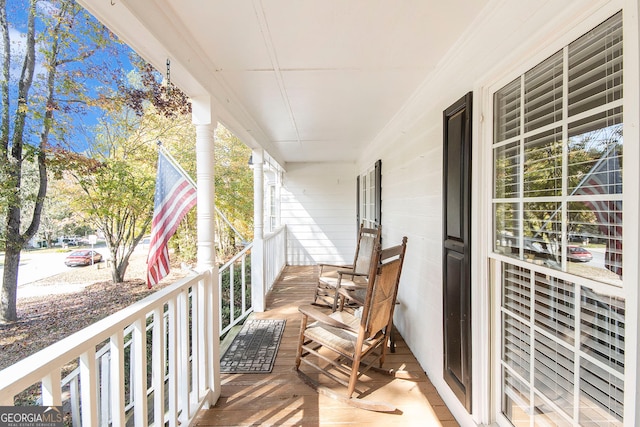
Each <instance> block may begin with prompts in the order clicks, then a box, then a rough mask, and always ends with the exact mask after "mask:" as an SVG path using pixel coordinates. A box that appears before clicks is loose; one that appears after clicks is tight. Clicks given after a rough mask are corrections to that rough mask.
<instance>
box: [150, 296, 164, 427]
mask: <svg viewBox="0 0 640 427" xmlns="http://www.w3.org/2000/svg"><path fill="white" fill-rule="evenodd" d="M152 333H153V346H152V347H151V357H152V359H151V363H152V368H151V375H152V376H153V424H154V425H156V426H160V425H164V412H165V411H164V370H165V354H166V342H165V337H166V332H165V329H164V305H162V306H160V307H156V309H155V310H153V332H152Z"/></svg>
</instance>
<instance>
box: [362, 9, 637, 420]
mask: <svg viewBox="0 0 640 427" xmlns="http://www.w3.org/2000/svg"><path fill="white" fill-rule="evenodd" d="M498 3H500V2H496V4H498ZM542 3H544V7H542V6H543V5H542ZM520 4H521V8H520V10H516V9H517V7H516V8H507V9H501V8H496V9H494V10H490V11H489V12H488V13H487V14H486V15H485V16H482V17H481V19H479V20H478V22H477V26H475V27H474V28H473V37H472V38H470V39H467V40H461V42H460V44H459V46H458V49H457V50H456V55H455V56H453V57H451V58H448V60H447V61H444V64H443V67H442V69H440V70H438V71H437V72H436V73H435V75H432V76H430V77H429V78H428V79H427V80H425V82H424V84H423V86H422V87H421V88H420V89H419V90H418V91H417V92H416V93H415V94H414V97H413V98H412V99H411V100H410V101H409V102H408V103H407V105H405V108H404V109H403V111H401V112H399V114H398V116H396V120H395V121H394V122H393V123H391V124H389V125H388V126H387V127H386V128H385V130H384V132H383V133H382V134H381V135H378V137H377V138H376V139H375V140H374V141H372V143H371V146H370V147H369V149H368V150H366V154H365V155H363V157H362V158H361V159H360V161H359V163H358V168H359V169H364V168H366V166H367V165H370V164H371V163H372V162H373V161H375V160H376V159H378V158H379V159H381V160H382V224H383V233H382V237H383V242H384V244H385V245H391V244H394V243H395V242H399V241H400V239H401V237H402V236H403V235H406V236H408V238H409V241H408V247H407V259H406V261H405V267H404V269H403V273H402V280H401V285H400V290H399V296H398V299H399V301H400V305H399V306H398V308H397V309H396V314H397V315H396V326H397V328H398V329H399V330H400V332H401V333H402V336H403V338H404V339H405V340H406V341H407V343H408V344H409V346H410V347H411V350H412V351H413V352H414V354H415V355H416V357H417V359H418V360H419V362H420V364H421V366H422V367H423V369H424V370H425V372H426V373H427V374H428V375H429V377H430V379H431V381H432V382H433V383H434V385H435V386H436V388H437V389H438V391H439V393H440V394H441V395H442V397H443V398H444V400H445V402H446V404H447V405H448V406H449V408H450V409H451V411H452V413H453V414H454V416H455V417H456V418H457V420H458V421H459V422H460V423H461V424H462V425H476V424H481V423H488V422H492V421H495V414H494V413H492V412H491V406H490V404H489V402H490V396H491V392H492V388H491V387H492V382H493V381H499V376H500V373H499V372H498V371H491V369H492V366H495V365H491V359H490V345H491V339H492V337H493V338H495V333H496V332H495V331H494V332H492V331H491V330H490V319H489V313H490V301H491V296H490V286H489V283H488V276H489V273H488V267H487V254H488V250H487V247H488V240H487V239H488V238H487V234H486V232H487V231H488V230H489V229H490V227H491V217H490V215H488V214H487V213H486V212H488V211H487V210H486V209H487V198H488V197H490V194H491V193H490V190H489V188H488V185H491V176H490V175H491V173H492V172H491V168H490V155H488V154H487V150H486V148H487V147H489V146H490V145H491V135H490V133H488V134H487V133H486V129H488V128H487V126H490V123H485V122H484V118H485V117H486V118H490V117H491V114H492V111H491V108H492V103H491V99H490V98H487V99H483V96H486V92H485V89H486V88H487V87H490V86H492V85H495V84H496V83H497V80H500V79H505V80H506V81H508V80H509V79H513V78H515V77H516V76H517V75H518V74H517V73H518V72H522V71H523V70H526V69H527V68H528V67H531V66H533V65H535V64H536V63H537V62H539V61H541V60H543V59H544V58H545V57H546V56H548V55H550V54H552V53H554V52H555V51H556V50H557V49H560V48H561V47H562V43H563V42H564V39H568V38H569V37H571V36H570V35H568V33H571V34H575V35H576V36H577V35H580V34H582V33H584V32H586V31H588V30H590V29H591V28H592V27H593V26H595V25H597V24H598V23H600V22H601V21H603V20H604V19H606V17H608V14H609V15H610V14H613V13H615V11H616V10H619V9H620V8H621V7H622V6H621V5H622V4H623V2H616V1H613V2H607V1H589V2H582V3H579V2H573V3H569V2H566V3H565V2H533V3H529V2H521V3H520ZM470 31H471V29H470ZM635 35H636V37H637V34H635ZM562 37H564V39H563V38H562ZM486 46H493V47H494V48H493V49H492V50H491V51H487V49H486ZM481 47H482V48H481ZM625 54H626V55H628V52H625ZM545 55H546V56H545ZM627 58H628V57H627ZM627 81H628V80H627V79H626V78H625V97H627V96H628V95H629V93H628V92H627V87H628V86H627ZM468 91H473V92H474V112H473V135H474V136H473V138H474V140H473V146H474V151H473V157H474V158H473V168H474V170H473V184H472V185H473V196H472V197H473V198H474V201H473V212H472V216H473V219H472V221H473V222H474V225H473V227H474V232H473V251H474V255H473V256H474V258H473V261H472V262H473V272H472V274H473V277H472V287H473V288H474V289H473V295H472V299H473V302H472V303H473V308H472V310H473V312H474V313H473V315H474V317H473V327H472V328H473V335H474V337H473V371H474V372H473V379H474V381H473V387H474V399H473V405H474V413H473V414H472V415H470V414H468V413H467V412H466V410H465V409H464V408H463V407H462V405H461V404H460V403H459V401H458V400H457V398H456V397H455V396H454V395H453V393H452V392H451V390H450V389H449V387H448V386H447V385H446V383H445V382H444V380H443V377H442V376H443V344H442V342H443V336H442V333H443V330H442V328H441V327H440V325H442V319H443V313H442V135H443V130H442V120H443V119H442V112H443V110H445V109H446V108H447V107H448V106H449V105H451V104H452V103H454V102H455V101H456V100H458V99H459V98H460V97H462V96H463V95H464V94H465V93H466V92H468ZM628 161H629V158H628V157H627V162H628ZM359 172H360V170H359ZM481 229H483V230H482V231H481ZM483 232H484V234H483ZM426 325H430V326H429V327H426ZM629 326H630V325H629ZM634 329H635V328H634ZM634 342H635V340H634ZM634 353H635V350H634ZM634 371H635V368H634ZM493 384H494V385H495V383H493ZM635 389H636V386H635V385H633V386H631V385H629V384H627V387H626V390H627V392H634V391H635ZM496 397H498V396H496ZM494 403H495V404H496V405H499V402H494ZM494 408H496V407H494Z"/></svg>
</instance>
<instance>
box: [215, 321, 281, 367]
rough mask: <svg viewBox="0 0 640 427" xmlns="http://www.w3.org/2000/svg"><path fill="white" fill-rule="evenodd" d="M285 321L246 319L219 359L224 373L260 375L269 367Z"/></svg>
mask: <svg viewBox="0 0 640 427" xmlns="http://www.w3.org/2000/svg"><path fill="white" fill-rule="evenodd" d="M285 322H286V321H285V320H273V319H250V320H247V321H246V322H245V323H244V325H243V326H242V329H241V330H240V332H239V333H238V335H237V336H236V337H235V338H234V339H233V341H232V342H231V345H230V346H229V348H228V349H227V351H225V353H224V356H222V359H221V360H220V372H222V373H224V374H246V373H253V374H264V373H269V372H271V370H272V369H273V363H274V362H275V360H276V354H277V353H278V347H279V346H280V339H281V338H282V332H283V331H284V326H285Z"/></svg>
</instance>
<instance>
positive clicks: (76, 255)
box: [64, 250, 102, 267]
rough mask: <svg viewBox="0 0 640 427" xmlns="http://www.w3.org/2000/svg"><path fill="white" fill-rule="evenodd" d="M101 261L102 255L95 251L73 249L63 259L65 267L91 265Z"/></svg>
mask: <svg viewBox="0 0 640 427" xmlns="http://www.w3.org/2000/svg"><path fill="white" fill-rule="evenodd" d="M100 261H102V255H101V254H100V253H99V252H96V251H90V250H84V251H73V252H71V253H70V254H69V255H68V256H67V257H66V258H65V260H64V263H65V265H66V266H67V267H76V266H79V265H91V264H95V263H98V262H100Z"/></svg>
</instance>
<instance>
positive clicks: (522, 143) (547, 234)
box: [493, 13, 625, 426]
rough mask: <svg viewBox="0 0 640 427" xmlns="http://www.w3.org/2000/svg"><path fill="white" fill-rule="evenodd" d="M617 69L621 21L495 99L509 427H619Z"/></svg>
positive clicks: (621, 311) (504, 407)
mask: <svg viewBox="0 0 640 427" xmlns="http://www.w3.org/2000/svg"><path fill="white" fill-rule="evenodd" d="M622 71H623V69H622V13H618V14H616V15H615V16H613V17H611V18H610V19H609V20H607V21H606V22H604V23H603V24H601V25H599V26H598V27H597V28H595V29H593V30H592V31H590V32H589V33H587V34H586V35H585V36H583V37H581V38H579V39H578V40H576V41H575V42H573V43H571V44H570V45H568V46H566V47H565V48H564V49H562V50H560V51H558V52H556V53H555V54H553V55H552V56H550V57H549V58H547V59H546V60H545V61H543V62H542V63H540V64H539V65H537V66H536V67H534V68H532V69H531V70H529V71H527V72H526V73H524V74H523V75H522V76H520V77H519V78H517V79H515V80H513V81H512V82H511V83H509V84H508V85H506V86H505V87H503V88H502V89H500V90H499V91H497V92H496V93H495V95H494V121H493V123H494V144H493V169H494V190H493V233H494V244H493V249H494V252H495V253H496V254H501V255H504V256H506V257H507V258H504V257H500V258H498V259H499V260H500V261H499V262H498V264H497V265H498V266H499V270H498V271H497V273H498V275H499V277H500V286H501V287H500V295H501V304H500V322H501V325H500V327H501V340H500V343H501V349H500V352H499V353H500V358H501V375H502V377H501V385H502V399H501V411H502V413H503V414H504V415H505V416H506V417H507V419H509V421H511V423H513V424H514V425H538V424H541V425H567V426H575V425H584V426H595V425H611V426H616V425H622V424H623V409H624V408H623V400H624V354H625V350H624V342H625V301H624V300H623V299H621V298H619V297H614V296H611V295H617V294H618V293H617V292H614V291H613V290H614V289H616V288H617V287H620V286H621V285H622V272H623V271H622V247H623V245H622V213H623V211H622V191H623V183H622V167H623V151H624V150H623V148H624V145H623V121H622V118H623V116H622V96H623V85H622V84H623V80H622V77H623V76H622ZM565 74H566V75H565ZM509 258H512V259H514V261H512V262H510V261H509ZM557 271H563V272H568V273H570V274H571V275H572V276H568V275H566V274H564V275H562V276H561V277H559V274H558V273H557ZM567 277H569V278H571V277H575V280H570V279H567ZM581 278H588V279H589V280H588V281H587V280H584V279H581ZM594 280H595V281H597V282H601V283H602V284H603V285H602V286H600V287H598V288H597V289H594V287H593V286H590V285H588V284H587V283H593V282H591V281H594ZM608 287H610V289H611V292H606V290H607V289H608ZM603 290H605V291H603Z"/></svg>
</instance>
